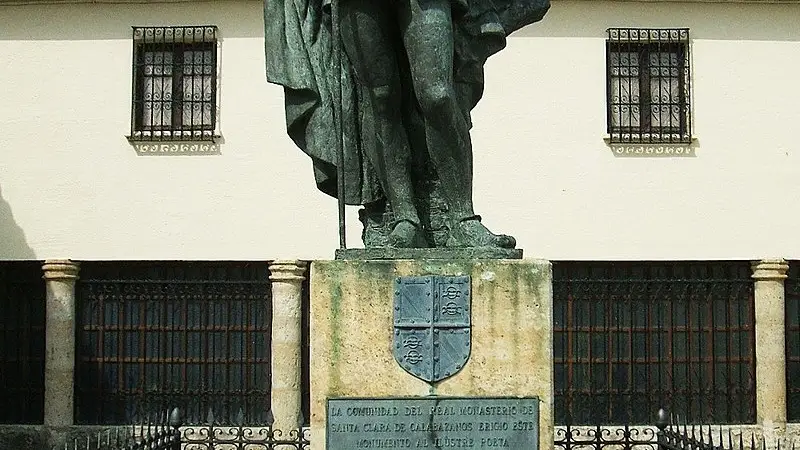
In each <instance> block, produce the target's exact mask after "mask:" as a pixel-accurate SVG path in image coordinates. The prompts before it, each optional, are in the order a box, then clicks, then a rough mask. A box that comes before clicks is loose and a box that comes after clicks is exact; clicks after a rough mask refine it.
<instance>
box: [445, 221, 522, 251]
mask: <svg viewBox="0 0 800 450" xmlns="http://www.w3.org/2000/svg"><path fill="white" fill-rule="evenodd" d="M446 246H447V247H493V248H514V247H516V246H517V240H516V239H514V237H513V236H508V235H505V234H494V233H492V232H491V231H489V229H488V228H486V227H485V226H484V225H483V224H482V223H481V216H477V215H475V216H470V217H467V218H465V219H461V220H460V221H459V222H458V223H456V224H455V225H454V226H453V227H452V228H451V229H450V237H449V238H448V239H447V244H446Z"/></svg>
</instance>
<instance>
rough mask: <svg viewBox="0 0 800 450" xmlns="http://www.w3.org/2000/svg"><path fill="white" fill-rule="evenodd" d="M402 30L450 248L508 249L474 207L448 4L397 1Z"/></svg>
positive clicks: (510, 243) (509, 243) (508, 241)
mask: <svg viewBox="0 0 800 450" xmlns="http://www.w3.org/2000/svg"><path fill="white" fill-rule="evenodd" d="M399 5H400V24H401V29H402V33H403V42H404V44H405V48H406V52H407V53H408V60H409V65H410V68H411V77H412V80H413V83H414V90H415V92H416V95H417V100H418V103H419V106H420V109H421V110H422V115H423V117H424V118H425V125H426V140H427V146H428V151H429V153H430V155H431V160H432V161H433V163H434V165H435V166H436V171H437V173H438V175H439V181H440V187H441V189H442V193H443V195H444V196H445V198H446V199H447V202H448V206H449V212H448V215H450V222H451V223H450V230H451V231H450V239H449V240H448V243H447V245H448V246H454V247H481V246H491V247H509V248H513V247H514V246H515V245H516V242H515V241H514V239H513V238H512V237H510V236H504V235H495V234H493V233H492V232H490V231H489V230H488V229H487V228H486V227H484V226H483V225H482V224H481V223H480V217H479V216H477V215H476V214H475V212H474V209H473V204H472V143H471V141H470V137H469V126H468V124H467V119H466V117H465V115H464V112H463V111H462V110H461V108H460V105H459V104H458V99H457V98H456V93H455V87H454V83H453V22H452V14H451V11H450V0H400V1H399Z"/></svg>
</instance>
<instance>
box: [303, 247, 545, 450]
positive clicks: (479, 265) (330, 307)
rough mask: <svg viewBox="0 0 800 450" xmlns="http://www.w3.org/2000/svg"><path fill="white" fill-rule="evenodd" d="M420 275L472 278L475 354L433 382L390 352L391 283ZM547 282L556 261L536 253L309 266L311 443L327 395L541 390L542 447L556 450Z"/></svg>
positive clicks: (319, 432) (318, 440)
mask: <svg viewBox="0 0 800 450" xmlns="http://www.w3.org/2000/svg"><path fill="white" fill-rule="evenodd" d="M421 275H445V276H461V275H469V276H471V278H472V280H471V292H472V316H471V321H472V331H471V333H472V350H471V355H470V358H469V360H468V362H467V363H466V365H465V366H464V368H463V369H461V370H460V371H459V372H458V373H456V374H455V375H454V376H452V377H450V378H447V379H445V380H442V381H440V382H438V383H433V384H429V383H426V382H425V381H422V380H420V379H418V378H415V377H414V376H412V375H410V374H409V373H408V372H406V371H405V370H404V369H403V368H401V367H400V365H399V364H398V363H397V362H396V361H395V359H394V356H393V353H392V340H393V326H394V325H393V298H394V289H393V288H394V286H395V284H394V283H395V282H396V278H397V277H402V276H421ZM551 286H552V278H551V265H550V263H549V262H547V261H539V260H475V261H441V260H395V261H392V260H384V261H352V260H348V261H316V262H314V263H312V266H311V428H312V432H311V435H312V443H313V444H312V445H313V447H314V449H315V450H322V449H325V448H326V444H325V443H326V436H325V433H326V400H327V399H328V398H335V397H376V398H383V397H407V396H448V397H456V396H457V397H494V396H504V397H509V396H510V397H531V396H536V397H539V399H540V400H541V403H540V405H539V406H540V407H539V438H540V441H539V442H540V445H539V448H540V449H542V450H546V449H551V448H552V447H553V340H552V336H553V333H552V323H553V317H552V288H551ZM476 448H480V446H479V445H478V446H476ZM330 450H351V449H330Z"/></svg>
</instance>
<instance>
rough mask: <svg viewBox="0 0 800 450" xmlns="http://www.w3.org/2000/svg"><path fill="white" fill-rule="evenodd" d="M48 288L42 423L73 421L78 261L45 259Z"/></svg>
mask: <svg viewBox="0 0 800 450" xmlns="http://www.w3.org/2000/svg"><path fill="white" fill-rule="evenodd" d="M42 270H43V271H44V277H43V278H44V280H45V287H46V290H47V306H46V308H47V320H46V323H45V345H46V350H45V361H44V424H45V425H50V426H66V425H72V424H73V411H74V409H73V398H72V396H73V392H74V381H75V281H77V279H78V271H79V266H78V263H76V262H72V261H70V260H68V259H48V260H47V261H45V263H44V265H43V266H42Z"/></svg>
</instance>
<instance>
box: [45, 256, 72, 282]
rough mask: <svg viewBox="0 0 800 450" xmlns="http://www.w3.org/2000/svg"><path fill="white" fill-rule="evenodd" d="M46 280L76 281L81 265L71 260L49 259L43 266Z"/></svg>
mask: <svg viewBox="0 0 800 450" xmlns="http://www.w3.org/2000/svg"><path fill="white" fill-rule="evenodd" d="M42 271H43V272H44V276H43V277H42V278H44V279H45V280H76V279H78V272H80V263H78V262H75V261H72V260H69V259H48V260H46V261H45V262H44V264H42Z"/></svg>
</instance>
